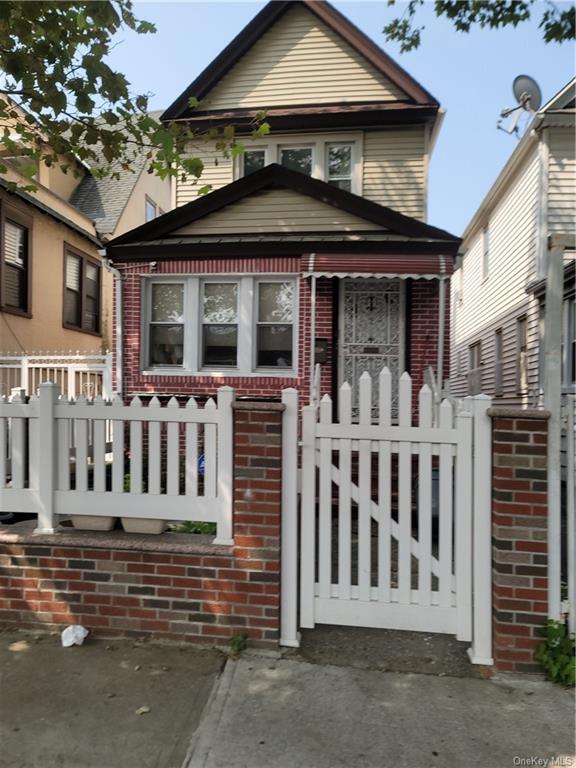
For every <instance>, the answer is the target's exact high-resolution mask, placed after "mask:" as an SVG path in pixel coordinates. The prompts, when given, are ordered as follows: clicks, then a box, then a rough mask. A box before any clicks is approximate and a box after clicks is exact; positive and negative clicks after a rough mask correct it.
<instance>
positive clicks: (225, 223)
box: [173, 190, 382, 235]
mask: <svg viewBox="0 0 576 768" xmlns="http://www.w3.org/2000/svg"><path fill="white" fill-rule="evenodd" d="M381 229H382V228H381V227H379V226H378V225H377V224H373V223H371V222H369V221H365V220H364V219H361V218H359V217H358V216H354V215H352V214H350V213H347V212H345V211H339V210H337V209H336V208H333V207H332V206H330V205H327V204H326V203H322V202H320V201H319V200H315V199H313V198H311V197H307V196H306V195H301V194H299V193H298V192H292V191H291V190H267V191H264V192H260V193H258V194H254V195H251V196H250V197H247V198H245V199H244V200H240V201H239V202H237V203H232V204H230V205H228V206H226V208H223V209H222V210H220V211H217V212H215V213H212V214H210V215H208V216H206V217H204V218H203V219H200V220H198V221H195V222H193V223H192V224H190V225H189V226H186V227H183V228H182V229H179V230H177V231H176V232H174V233H173V234H175V235H200V234H202V235H215V234H221V235H224V234H240V233H251V232H257V233H260V232H358V231H364V230H381Z"/></svg>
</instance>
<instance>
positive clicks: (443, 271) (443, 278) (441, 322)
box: [436, 256, 447, 405]
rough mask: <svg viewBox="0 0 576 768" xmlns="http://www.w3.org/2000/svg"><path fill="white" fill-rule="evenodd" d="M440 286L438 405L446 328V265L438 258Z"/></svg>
mask: <svg viewBox="0 0 576 768" xmlns="http://www.w3.org/2000/svg"><path fill="white" fill-rule="evenodd" d="M440 272H441V274H440V284H439V286H438V360H437V364H436V371H437V373H436V380H437V386H438V403H437V404H438V405H440V401H441V400H442V385H443V381H444V337H445V326H446V280H447V278H446V276H445V274H446V263H445V260H444V256H440Z"/></svg>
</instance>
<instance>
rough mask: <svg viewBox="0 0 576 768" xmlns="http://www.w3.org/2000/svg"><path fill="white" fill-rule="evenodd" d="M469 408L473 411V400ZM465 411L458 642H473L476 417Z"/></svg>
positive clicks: (461, 420)
mask: <svg viewBox="0 0 576 768" xmlns="http://www.w3.org/2000/svg"><path fill="white" fill-rule="evenodd" d="M466 404H467V406H468V408H470V405H471V404H470V402H469V399H468V398H466ZM468 408H467V409H466V410H462V411H460V412H459V413H458V415H457V416H456V430H457V433H458V454H457V456H458V458H457V460H456V473H457V474H456V504H455V508H456V515H455V521H454V522H455V535H456V545H455V546H456V566H455V575H456V610H457V615H458V629H457V633H456V637H457V638H458V640H465V641H470V640H472V520H473V511H472V504H473V498H474V496H473V493H472V491H473V489H472V482H473V480H472V479H473V476H474V475H473V471H474V458H473V452H472V437H473V434H472V430H473V424H474V422H473V420H472V418H473V414H472V413H471V412H470V410H468Z"/></svg>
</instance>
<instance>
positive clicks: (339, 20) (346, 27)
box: [161, 0, 439, 121]
mask: <svg viewBox="0 0 576 768" xmlns="http://www.w3.org/2000/svg"><path fill="white" fill-rule="evenodd" d="M299 4H300V5H303V6H305V7H306V8H307V9H308V10H309V11H310V12H311V13H313V14H314V15H315V16H316V17H317V18H318V19H320V21H322V22H323V23H324V24H326V25H327V26H328V27H329V28H330V29H332V30H333V31H334V32H335V33H336V34H338V35H339V36H340V37H341V38H343V39H344V40H345V41H346V42H347V43H348V44H349V45H351V46H352V47H353V48H354V49H355V50H356V51H357V52H358V53H359V54H360V55H361V56H363V57H364V58H365V59H366V60H367V61H369V62H370V64H372V66H374V67H375V68H376V70H377V71H379V72H380V73H381V74H383V75H384V76H385V77H387V78H388V79H389V80H390V81H391V82H392V83H394V84H395V85H396V86H398V88H399V89H400V90H402V91H403V92H404V93H405V94H406V95H407V97H408V99H409V100H411V101H412V103H414V104H418V105H428V106H430V105H432V106H435V107H438V106H439V104H438V102H437V101H436V99H435V98H434V97H433V96H432V95H431V94H430V93H428V91H426V90H425V89H424V88H423V87H422V86H421V85H420V84H419V83H418V82H417V81H416V80H414V78H413V77H412V76H411V75H409V74H408V72H406V71H405V70H404V69H403V68H402V67H401V66H399V65H398V64H397V63H396V62H395V61H394V60H393V59H391V58H390V56H388V54H386V53H384V51H383V50H382V49H381V48H379V47H378V46H377V45H376V44H375V43H374V42H373V41H372V40H370V38H369V37H367V35H365V34H364V33H363V32H362V31H361V30H359V29H358V27H356V26H355V25H354V24H353V23H352V22H351V21H349V20H348V19H347V18H346V17H345V16H343V15H342V14H341V13H340V12H339V11H337V10H336V9H335V8H334V7H333V6H331V5H330V4H329V3H328V2H326V0H278V1H277V0H271V2H269V3H268V4H267V5H266V6H265V7H264V8H263V9H262V10H261V11H260V13H258V14H257V15H256V16H255V17H254V18H253V19H252V21H251V22H249V24H247V26H246V27H244V29H243V30H242V31H241V32H240V33H239V34H238V35H237V36H236V37H235V38H234V39H233V40H232V42H231V43H230V44H229V45H228V46H226V48H224V50H223V51H222V52H221V53H220V54H219V56H217V57H216V58H215V59H214V60H213V61H212V63H211V64H209V65H208V66H207V67H206V69H205V70H204V71H203V72H202V73H201V74H200V75H198V77H197V78H196V79H195V80H194V81H193V82H192V83H191V84H190V85H189V86H188V88H187V89H186V90H185V91H184V92H183V93H182V94H181V95H180V96H179V97H178V98H177V99H176V101H174V103H173V104H171V105H170V106H169V107H168V109H167V110H166V111H165V112H164V114H163V115H162V117H161V119H162V120H163V121H168V120H181V119H187V118H189V117H193V116H194V110H192V109H190V107H189V106H188V100H189V99H190V97H195V98H197V99H203V98H204V97H205V96H206V95H207V94H208V93H209V91H210V90H212V88H214V86H215V85H216V84H217V83H218V82H219V81H220V80H221V79H222V77H223V76H224V75H225V74H226V73H227V72H229V71H230V70H231V69H232V67H233V66H234V65H235V64H236V63H237V62H238V61H239V60H240V59H241V58H242V57H243V56H244V55H245V54H246V53H247V52H248V51H249V50H250V48H251V47H252V46H253V45H254V44H255V43H256V42H257V41H258V40H259V39H260V37H261V36H262V35H263V34H264V33H265V32H266V31H267V30H268V29H270V27H271V26H272V25H273V24H275V23H276V22H277V21H278V20H279V19H280V18H281V16H282V15H283V14H284V13H285V12H286V11H287V10H288V9H290V8H293V7H294V6H296V5H299Z"/></svg>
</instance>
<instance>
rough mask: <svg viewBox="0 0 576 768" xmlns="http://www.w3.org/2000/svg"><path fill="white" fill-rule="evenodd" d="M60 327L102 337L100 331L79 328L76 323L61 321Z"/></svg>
mask: <svg viewBox="0 0 576 768" xmlns="http://www.w3.org/2000/svg"><path fill="white" fill-rule="evenodd" d="M62 328H64V329H65V330H67V331H76V333H86V334H87V335H88V336H96V337H98V338H99V339H101V338H102V333H101V331H89V330H87V329H86V328H79V327H78V326H77V325H67V324H66V323H62Z"/></svg>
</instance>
